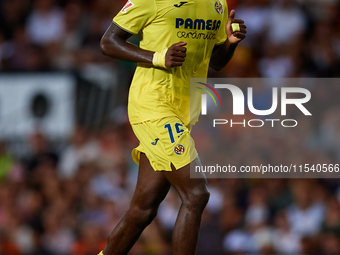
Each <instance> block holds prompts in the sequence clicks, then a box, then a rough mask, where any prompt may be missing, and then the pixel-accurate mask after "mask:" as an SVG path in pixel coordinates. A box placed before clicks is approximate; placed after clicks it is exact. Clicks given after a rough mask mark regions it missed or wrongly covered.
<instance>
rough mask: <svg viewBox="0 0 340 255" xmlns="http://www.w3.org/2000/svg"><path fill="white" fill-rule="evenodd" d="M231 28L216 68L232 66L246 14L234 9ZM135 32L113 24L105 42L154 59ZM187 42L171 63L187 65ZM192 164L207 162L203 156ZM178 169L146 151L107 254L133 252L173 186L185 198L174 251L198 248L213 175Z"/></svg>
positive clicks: (121, 52)
mask: <svg viewBox="0 0 340 255" xmlns="http://www.w3.org/2000/svg"><path fill="white" fill-rule="evenodd" d="M232 23H239V24H240V29H241V31H240V32H234V33H233V31H232V28H231V24H232ZM226 32H227V36H228V39H227V41H226V42H225V43H223V44H222V45H219V46H217V47H215V48H214V51H213V54H212V57H211V61H210V66H211V67H212V68H214V69H215V70H221V69H222V68H223V67H225V66H226V64H227V63H228V62H229V61H230V59H231V58H232V56H233V54H234V51H235V49H236V46H237V44H238V43H239V42H240V41H242V40H243V39H244V38H245V34H246V32H247V31H246V26H245V25H244V22H243V20H240V19H235V11H234V10H232V11H231V12H230V18H229V20H228V23H227V27H226ZM131 36H132V35H131V34H130V33H128V32H126V31H124V30H122V29H121V28H119V27H117V26H116V25H114V24H112V25H111V26H110V27H109V28H108V30H107V31H106V32H105V34H104V36H103V38H102V40H101V42H100V47H101V50H102V52H103V54H105V55H107V56H110V57H113V58H117V59H121V60H125V61H130V62H135V63H147V64H152V59H153V55H154V52H152V51H147V50H143V49H141V48H139V47H137V46H135V45H133V44H130V43H128V42H127V41H126V40H127V39H128V38H130V37H131ZM186 45H187V43H186V42H178V43H175V44H173V45H172V46H171V47H169V49H168V51H167V54H166V56H165V65H166V67H167V68H168V69H170V68H173V67H176V66H182V64H183V62H184V61H185V58H186V50H187V49H186V47H185V46H186ZM191 164H194V165H201V163H200V160H199V158H196V159H195V160H194V161H193V162H192V163H191ZM172 169H173V171H171V172H165V171H157V172H156V171H154V170H153V168H152V167H151V165H150V162H149V160H148V158H147V157H146V155H145V154H144V153H141V157H140V163H139V173H138V180H137V186H136V191H135V193H134V196H133V198H132V201H131V204H130V208H129V209H128V211H127V212H126V213H125V214H124V215H123V217H122V218H121V219H120V221H119V222H118V223H117V225H116V226H115V227H114V229H113V230H112V232H111V233H110V236H109V237H108V240H107V244H106V247H105V249H104V251H103V253H104V255H124V254H127V253H128V252H129V250H130V249H131V248H132V246H133V245H134V244H135V242H136V241H137V240H138V238H139V236H140V235H141V233H142V232H143V230H144V229H145V227H147V226H148V225H149V224H150V223H151V222H152V220H153V219H154V218H155V217H156V214H157V210H158V207H159V204H160V203H161V202H162V201H163V199H164V198H165V196H166V195H167V193H168V191H169V189H170V187H171V186H173V187H174V188H175V190H176V191H177V193H178V195H179V197H180V198H181V201H182V204H181V207H180V210H179V213H178V217H177V220H176V224H175V228H174V231H173V238H172V247H173V254H174V255H194V254H196V248H197V241H198V235H199V229H200V223H201V217H202V213H203V210H204V208H205V206H206V204H207V202H208V200H209V196H210V194H209V191H208V187H207V180H206V177H205V175H204V174H203V173H202V176H201V178H198V179H196V178H195V179H194V178H190V165H186V166H184V167H182V168H180V169H177V170H176V169H175V168H174V167H173V166H172Z"/></svg>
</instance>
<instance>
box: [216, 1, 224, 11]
mask: <svg viewBox="0 0 340 255" xmlns="http://www.w3.org/2000/svg"><path fill="white" fill-rule="evenodd" d="M215 9H216V11H217V13H218V14H223V6H222V4H221V2H220V1H218V0H217V1H216V2H215Z"/></svg>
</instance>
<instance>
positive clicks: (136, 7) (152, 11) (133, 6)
mask: <svg viewBox="0 0 340 255" xmlns="http://www.w3.org/2000/svg"><path fill="white" fill-rule="evenodd" d="M155 17H156V3H155V0H128V1H127V3H126V4H125V5H124V7H123V8H122V10H121V11H120V12H119V13H118V14H117V16H116V17H114V18H113V23H114V24H116V25H117V26H118V27H120V28H121V29H123V30H125V31H127V32H129V33H132V34H138V33H139V31H140V30H142V29H143V27H145V26H146V25H148V24H149V23H150V22H151V21H152V20H153V19H154V18H155Z"/></svg>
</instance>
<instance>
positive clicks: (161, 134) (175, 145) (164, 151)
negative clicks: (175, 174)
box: [132, 116, 198, 171]
mask: <svg viewBox="0 0 340 255" xmlns="http://www.w3.org/2000/svg"><path fill="white" fill-rule="evenodd" d="M132 129H133V132H134V133H135V135H136V136H137V138H138V140H139V142H140V144H139V146H138V147H137V148H135V149H133V151H132V158H133V160H134V161H135V162H136V163H137V164H138V165H139V160H140V153H141V152H143V153H145V155H146V157H147V158H148V159H149V161H150V164H151V166H152V167H153V169H154V170H155V171H172V169H171V164H173V166H174V167H175V168H176V169H177V170H178V169H180V168H182V167H184V166H186V165H188V164H189V163H190V162H192V161H193V160H194V159H195V158H196V157H197V155H198V154H197V151H196V149H195V143H194V140H193V139H192V137H191V136H190V127H186V126H184V124H183V123H182V121H180V119H179V118H177V117H175V116H171V117H166V118H162V119H157V120H150V121H146V122H143V123H139V124H133V125H132Z"/></svg>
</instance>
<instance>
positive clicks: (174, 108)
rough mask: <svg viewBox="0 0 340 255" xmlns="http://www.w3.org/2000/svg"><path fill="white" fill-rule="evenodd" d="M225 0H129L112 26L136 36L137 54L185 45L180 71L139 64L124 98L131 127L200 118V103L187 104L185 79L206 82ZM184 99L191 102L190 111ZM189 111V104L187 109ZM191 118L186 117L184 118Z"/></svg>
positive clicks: (222, 35) (221, 35)
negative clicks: (165, 119)
mask: <svg viewBox="0 0 340 255" xmlns="http://www.w3.org/2000/svg"><path fill="white" fill-rule="evenodd" d="M227 20H228V7H227V3H226V0H185V1H183V0H129V1H128V2H127V3H126V5H125V6H124V7H123V9H122V10H121V11H120V12H119V13H118V15H117V16H116V17H115V18H114V19H113V23H114V24H116V25H117V26H119V27H120V28H121V29H123V30H126V31H128V32H129V33H132V34H137V33H141V41H140V48H142V49H145V50H149V51H154V52H161V51H163V50H164V48H165V47H168V48H169V47H170V46H171V45H173V44H175V43H178V42H187V45H186V48H187V55H186V58H185V62H184V63H183V65H182V66H180V67H174V68H171V69H169V70H167V69H162V68H157V67H154V66H153V65H151V64H144V63H139V64H138V66H137V69H136V71H135V74H134V78H133V80H132V84H131V87H130V92H129V103H128V113H129V119H130V123H131V124H137V123H141V122H145V121H148V120H153V119H161V118H163V117H168V116H177V117H178V118H179V119H180V120H182V122H183V123H184V124H185V125H186V126H188V125H190V124H194V122H195V120H197V119H198V116H199V113H200V100H201V99H200V97H197V98H190V78H206V77H207V73H208V67H209V62H210V57H211V54H212V51H213V48H214V46H215V45H218V44H221V43H223V42H225V41H226V39H227V35H226V31H225V30H226V23H227ZM190 99H191V100H195V106H194V107H193V108H194V109H191V111H190ZM192 105H193V104H192ZM190 112H191V114H190Z"/></svg>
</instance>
